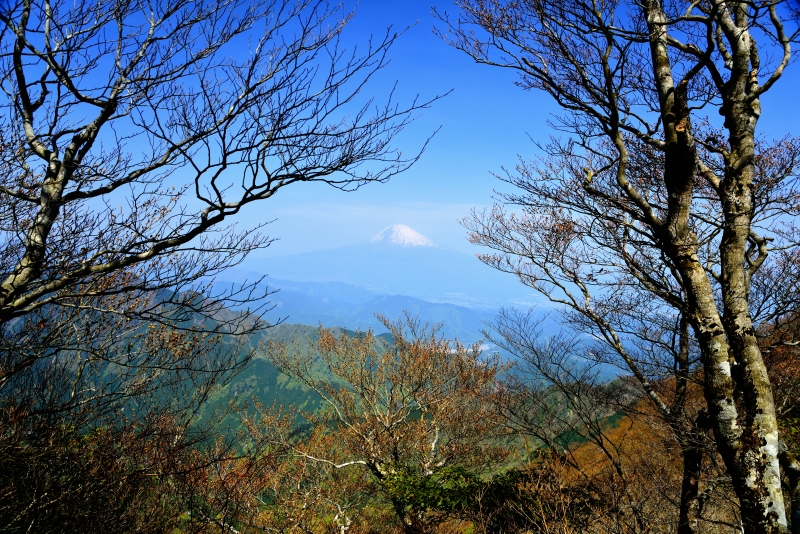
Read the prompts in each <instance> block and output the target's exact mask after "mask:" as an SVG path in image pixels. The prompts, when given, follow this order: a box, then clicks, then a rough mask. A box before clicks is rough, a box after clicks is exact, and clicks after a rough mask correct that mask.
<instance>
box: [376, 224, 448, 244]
mask: <svg viewBox="0 0 800 534" xmlns="http://www.w3.org/2000/svg"><path fill="white" fill-rule="evenodd" d="M369 241H370V243H393V244H395V245H400V246H402V247H432V246H433V241H431V240H430V239H428V238H427V237H425V236H424V235H422V234H420V233H419V232H416V231H414V230H412V229H411V228H409V227H408V226H406V225H404V224H394V225H392V226H389V227H387V228H384V229H383V230H381V231H380V232H378V233H377V234H375V235H374V236H372V237H371V238H370V240H369Z"/></svg>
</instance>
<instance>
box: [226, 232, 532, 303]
mask: <svg viewBox="0 0 800 534" xmlns="http://www.w3.org/2000/svg"><path fill="white" fill-rule="evenodd" d="M242 267H243V268H245V269H249V270H251V271H255V272H258V273H263V274H269V275H270V276H271V277H274V278H277V279H281V280H292V281H296V282H319V283H343V284H349V285H352V286H357V287H361V288H363V289H365V290H367V291H370V292H373V293H375V294H376V295H377V294H383V295H407V296H410V297H413V298H416V299H421V300H426V301H429V302H440V303H444V302H446V303H450V304H455V305H458V306H464V307H470V308H479V309H485V310H488V309H497V308H499V307H501V306H509V305H513V306H518V307H526V306H531V305H533V304H535V303H537V302H541V299H540V298H538V296H536V295H535V294H534V292H533V291H532V290H531V289H529V288H527V287H525V286H524V285H522V284H521V283H520V282H519V280H517V279H516V277H514V276H513V275H509V274H505V273H500V272H498V271H496V270H495V269H492V268H491V267H488V266H487V265H484V264H483V263H481V262H480V261H479V260H478V259H477V258H475V257H474V256H471V255H469V254H463V253H461V252H457V251H455V250H452V249H448V248H444V247H440V246H436V245H435V244H434V243H433V242H432V241H431V240H430V239H428V238H427V237H425V236H423V235H422V234H420V233H418V232H416V231H415V230H413V229H411V228H409V227H408V226H405V225H401V224H396V225H393V226H390V227H388V228H385V229H384V230H382V231H381V232H379V233H378V234H375V235H374V236H372V238H369V239H368V240H366V241H364V242H362V243H357V244H353V245H348V246H344V247H339V248H334V249H327V250H318V251H314V252H306V253H303V254H296V255H292V256H278V257H271V258H264V257H260V258H259V257H248V258H247V259H246V260H245V261H244V263H243V264H242Z"/></svg>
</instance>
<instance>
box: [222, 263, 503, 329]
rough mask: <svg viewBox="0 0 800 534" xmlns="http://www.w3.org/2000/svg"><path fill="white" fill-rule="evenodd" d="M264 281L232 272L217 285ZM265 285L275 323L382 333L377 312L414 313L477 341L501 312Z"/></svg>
mask: <svg viewBox="0 0 800 534" xmlns="http://www.w3.org/2000/svg"><path fill="white" fill-rule="evenodd" d="M258 277H259V275H258V273H254V272H249V271H242V270H238V269H231V270H230V271H229V272H227V273H225V274H223V275H221V276H220V277H218V278H217V280H216V282H215V285H217V286H218V289H220V290H224V289H225V288H226V287H225V286H228V287H230V285H231V284H233V285H239V284H242V283H244V282H245V280H249V281H254V280H256V279H258ZM263 284H264V286H262V287H263V288H264V289H267V288H269V289H270V290H276V292H275V293H273V294H272V295H270V297H269V301H270V304H271V305H272V306H274V308H273V309H272V310H271V311H269V312H268V313H267V314H266V315H265V316H264V319H265V320H267V321H268V322H272V323H276V322H278V321H280V320H285V321H286V323H292V324H306V325H311V326H317V325H320V324H322V325H323V326H326V327H342V328H347V329H350V330H355V329H362V330H365V329H367V328H371V329H373V330H374V331H376V332H379V333H380V332H384V331H385V328H384V327H383V325H382V324H381V323H380V321H379V320H378V319H377V318H376V317H375V314H376V313H377V314H380V315H384V316H386V317H387V318H389V319H391V320H396V319H399V318H400V317H402V316H403V314H404V313H405V312H408V313H410V314H411V315H412V316H415V317H418V318H419V319H420V321H422V322H423V323H429V324H431V325H434V324H439V323H441V324H442V325H443V328H442V333H443V334H444V335H446V336H448V337H457V338H458V339H459V340H460V341H463V342H473V341H477V340H479V339H481V338H482V337H483V335H482V333H481V331H482V330H483V329H484V328H485V327H486V322H487V321H490V320H491V319H492V318H493V317H494V313H495V312H494V310H482V309H474V308H467V307H464V306H458V305H455V304H451V303H448V302H428V301H425V300H421V299H416V298H413V297H409V296H405V295H379V294H376V293H373V292H370V291H368V290H365V289H363V288H360V287H357V286H351V285H348V284H343V283H338V282H326V283H325V282H293V281H289V280H278V279H275V278H272V277H267V278H265V279H264V281H263Z"/></svg>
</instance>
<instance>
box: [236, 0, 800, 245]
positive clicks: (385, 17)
mask: <svg viewBox="0 0 800 534" xmlns="http://www.w3.org/2000/svg"><path fill="white" fill-rule="evenodd" d="M434 5H437V7H439V8H440V10H441V9H442V8H443V9H450V6H451V5H452V4H451V3H450V2H442V3H434ZM430 6H431V2H430V0H428V1H418V0H407V1H403V2H398V1H379V0H362V2H361V4H360V5H359V6H358V7H357V14H356V17H355V18H354V19H353V21H352V22H351V24H350V25H349V26H348V28H347V29H346V37H345V39H346V40H347V41H348V42H352V43H356V42H361V43H363V42H365V41H366V40H367V39H368V37H369V35H370V34H374V35H382V34H383V33H384V32H385V31H386V28H387V27H388V26H390V25H391V26H393V27H394V28H395V29H398V30H399V29H402V28H405V27H406V26H409V25H412V24H415V23H416V25H415V26H414V27H412V28H410V29H409V30H408V31H407V32H406V34H405V35H403V36H402V37H401V38H400V39H399V40H398V41H397V43H396V45H395V46H394V47H393V49H392V51H391V52H390V57H391V63H390V64H389V66H388V67H387V68H386V69H385V70H384V71H383V72H382V73H381V75H380V76H379V77H378V78H377V79H375V80H374V81H373V82H374V83H372V85H371V88H372V89H371V90H370V89H369V87H370V86H368V89H367V90H368V91H370V92H371V93H372V94H374V95H375V97H376V99H377V100H378V101H380V98H381V96H383V95H386V94H387V92H388V91H389V90H390V89H391V86H392V85H393V84H394V83H395V82H397V84H398V97H399V100H400V101H401V103H402V102H403V101H408V100H410V99H411V98H413V97H414V95H416V94H419V95H420V96H421V97H422V98H430V97H432V96H434V95H437V94H443V93H446V92H447V91H450V90H451V89H452V93H451V94H449V95H448V96H447V97H445V98H443V99H442V100H440V101H438V102H436V103H435V104H434V105H433V106H432V108H431V109H428V110H426V111H425V112H424V113H423V115H422V116H421V117H420V118H419V119H418V120H417V121H416V122H415V123H414V124H413V125H412V126H411V127H410V128H409V129H408V130H407V131H406V132H405V133H404V134H403V135H402V136H401V137H400V138H398V140H397V145H398V146H399V148H401V149H402V150H403V151H404V152H411V151H413V150H415V149H418V148H419V146H420V145H421V144H422V143H423V142H424V139H425V138H427V137H428V136H429V135H430V134H431V133H432V132H433V131H435V130H436V129H437V128H439V127H440V126H441V130H440V131H439V133H438V134H437V135H436V136H435V137H434V139H433V140H432V141H431V143H430V145H429V146H428V150H427V151H426V153H425V154H424V155H423V157H422V159H421V160H420V161H419V162H418V163H417V164H416V165H415V166H414V167H413V168H412V169H411V170H409V171H408V172H406V173H404V174H402V175H399V176H397V177H395V178H393V179H392V180H391V181H390V182H389V183H387V184H371V185H368V186H366V187H363V188H361V189H359V190H358V191H356V192H353V193H343V192H340V191H337V190H335V189H333V188H330V187H327V186H324V185H321V184H298V185H295V186H292V187H289V188H287V189H285V190H283V191H281V192H280V193H279V194H278V195H276V196H275V197H274V198H273V199H271V200H270V201H268V202H265V203H259V205H258V206H254V207H253V209H250V210H248V211H245V212H244V213H243V218H242V219H241V220H240V224H243V225H245V226H249V225H251V224H254V223H255V222H256V221H259V220H264V219H268V220H269V219H277V220H276V221H275V222H274V223H273V224H271V225H269V226H268V227H267V229H266V232H267V233H268V234H269V235H270V236H271V237H276V238H280V240H279V241H277V242H276V243H274V244H273V245H272V246H271V247H270V248H269V249H268V250H266V251H264V252H262V253H261V254H259V255H262V256H266V257H269V256H273V255H288V254H295V253H300V252H307V251H312V250H318V249H323V248H333V247H338V246H343V245H347V244H351V243H355V242H359V241H363V240H365V239H367V238H368V237H369V236H370V235H372V234H374V233H377V232H378V231H380V230H381V229H383V228H385V227H386V226H389V225H391V224H395V223H402V224H406V225H408V226H410V227H412V228H414V229H415V230H417V231H418V232H420V233H422V234H424V235H425V236H427V237H429V238H430V239H432V240H433V241H434V242H436V243H437V244H439V245H443V246H447V247H450V248H454V249H456V250H460V251H463V252H469V253H473V252H475V251H476V250H475V247H473V246H472V245H470V244H469V243H468V242H467V240H466V237H465V231H464V229H463V228H462V227H461V226H460V225H459V224H458V219H459V218H460V217H463V216H465V215H467V214H468V213H469V210H470V209H471V208H472V207H480V206H485V205H488V204H491V201H492V200H491V196H492V191H493V189H495V188H498V187H501V186H502V184H501V183H500V182H499V181H497V180H496V179H495V178H493V177H492V176H491V175H490V173H489V171H490V170H495V171H497V170H499V169H500V167H501V166H502V165H506V166H513V165H514V164H515V162H516V161H517V157H518V155H522V156H524V157H532V156H535V155H536V147H535V146H533V144H532V142H531V141H530V139H529V137H528V136H530V138H533V139H537V140H542V141H545V140H547V139H548V137H549V135H550V133H551V131H550V130H549V128H548V126H547V124H546V122H547V119H548V118H549V116H550V114H551V113H555V112H557V109H556V108H555V106H553V105H552V103H551V102H550V100H549V98H548V97H547V95H545V94H544V93H539V92H525V91H522V90H520V89H519V88H517V87H516V86H514V85H513V81H514V79H515V75H514V74H513V73H511V72H507V71H503V70H501V69H496V68H490V67H485V66H480V65H476V64H474V63H473V62H472V61H471V60H469V59H468V58H467V57H466V56H464V55H463V54H462V53H460V52H458V51H456V50H454V49H451V48H449V47H448V46H447V45H445V44H444V43H443V42H442V41H440V40H439V39H438V38H437V37H435V36H434V35H433V33H432V28H433V26H434V24H435V21H434V19H433V17H432V16H431V15H430V11H431V9H430ZM417 21H419V22H417ZM798 88H800V65H793V66H790V68H789V69H788V73H787V76H786V77H785V78H784V79H782V80H781V82H780V83H779V84H778V85H777V86H776V87H775V88H773V90H772V91H770V92H769V93H768V94H767V96H766V97H765V98H764V99H763V101H762V107H763V110H764V112H763V116H762V119H761V121H760V123H759V126H760V131H761V132H762V133H769V134H770V135H771V136H774V137H781V136H783V135H785V134H787V133H790V132H792V131H794V132H798V125H800V106H798V105H796V104H794V102H796V94H797V92H798ZM789 102H791V103H792V104H790V105H786V103H789Z"/></svg>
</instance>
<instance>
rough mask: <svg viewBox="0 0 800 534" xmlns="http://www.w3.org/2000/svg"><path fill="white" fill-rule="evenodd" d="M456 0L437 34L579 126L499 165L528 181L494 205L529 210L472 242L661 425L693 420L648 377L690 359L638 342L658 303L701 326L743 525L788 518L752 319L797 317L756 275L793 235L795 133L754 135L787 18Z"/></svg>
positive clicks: (507, 215) (680, 7)
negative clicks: (538, 156)
mask: <svg viewBox="0 0 800 534" xmlns="http://www.w3.org/2000/svg"><path fill="white" fill-rule="evenodd" d="M457 5H458V7H459V14H458V15H457V16H456V17H453V18H449V17H448V16H447V15H446V14H440V18H441V20H442V21H443V23H444V28H445V29H442V30H440V33H441V35H442V36H443V37H444V38H445V39H447V40H448V41H449V43H450V44H452V45H453V46H455V47H456V48H458V49H460V50H462V51H464V52H466V53H467V54H469V55H470V56H471V57H473V58H474V59H475V60H476V61H477V62H479V63H484V64H488V65H495V66H501V67H504V68H511V69H514V70H516V71H517V72H519V74H520V79H519V82H518V83H519V85H520V86H522V87H523V88H525V89H541V90H543V91H545V92H546V93H548V94H549V95H551V97H553V98H554V99H555V101H556V102H557V104H558V105H560V106H561V107H562V109H564V110H565V111H566V114H565V116H563V117H560V118H558V119H556V121H555V122H554V123H553V124H552V126H553V127H554V128H555V129H557V130H560V131H562V132H566V133H568V134H569V138H568V140H567V141H564V142H559V141H555V140H554V141H553V142H552V143H551V144H550V145H548V146H547V147H544V149H545V151H546V152H547V153H548V158H545V159H544V160H543V161H541V162H539V163H521V164H520V165H519V166H518V167H517V170H516V172H509V173H507V174H506V175H505V176H504V177H503V179H505V180H507V181H508V182H510V183H512V184H513V185H516V186H519V187H520V188H521V193H519V194H508V195H505V196H502V198H501V200H503V201H505V202H507V203H509V204H516V205H519V206H520V212H521V213H511V212H508V211H506V210H505V209H504V208H503V207H502V206H497V207H495V208H494V209H493V210H492V211H491V212H484V213H481V212H478V213H475V215H474V216H473V217H471V218H469V219H468V220H467V222H466V225H467V227H468V228H469V229H470V231H471V236H472V240H473V242H475V243H478V244H482V245H486V246H489V247H492V248H494V249H496V251H497V253H496V254H494V255H491V254H490V255H485V256H483V257H482V259H483V260H484V261H486V262H487V263H489V264H490V265H493V266H495V267H497V268H499V269H501V270H505V271H509V272H511V273H514V274H515V275H517V276H519V278H520V279H521V281H522V282H523V283H525V284H527V285H529V286H531V287H533V288H534V289H536V290H538V291H540V292H542V293H543V294H544V295H546V296H548V297H549V298H551V300H553V301H554V302H557V303H559V304H562V305H564V306H565V307H566V308H567V309H568V310H571V311H572V312H573V318H575V319H576V320H577V322H578V324H579V325H581V326H583V328H584V329H586V330H589V331H591V333H592V335H594V336H596V337H597V338H598V339H599V340H601V341H602V342H603V343H604V344H605V346H606V347H607V352H608V354H611V355H613V356H614V358H615V359H616V360H617V361H618V362H619V363H620V364H621V365H623V366H624V367H625V368H626V369H627V370H628V371H629V372H631V373H633V375H634V376H635V377H636V378H637V380H638V382H639V384H640V386H641V388H642V390H643V391H644V392H645V394H646V395H647V396H648V397H649V398H650V399H651V400H652V402H653V403H654V405H655V406H657V407H658V408H659V410H660V411H661V412H662V414H663V416H664V417H665V418H667V419H669V418H673V419H674V418H676V417H677V418H682V417H683V414H682V413H681V409H682V408H681V404H680V403H677V404H675V403H674V401H673V402H670V401H669V400H667V399H664V398H663V397H662V395H660V394H659V392H658V391H656V389H655V388H653V387H652V382H653V373H657V372H658V371H659V368H660V369H661V370H665V369H667V370H668V369H670V368H673V369H674V371H672V372H673V373H674V375H675V376H676V378H677V379H678V380H677V382H676V388H677V389H676V393H679V392H680V390H681V388H683V385H682V384H684V383H685V382H686V380H687V376H688V375H687V373H688V372H689V371H690V369H691V368H692V364H693V362H692V361H691V360H687V359H686V358H684V357H683V356H682V354H684V353H683V351H680V350H678V351H673V352H674V353H675V355H676V356H677V358H676V359H674V361H673V362H663V361H659V360H657V359H656V360H655V361H654V360H652V359H650V358H649V355H648V352H649V351H648V350H645V351H639V350H638V349H637V347H636V346H635V345H634V346H633V348H632V346H631V344H630V343H629V340H630V339H631V338H639V339H642V340H645V341H646V340H652V341H655V343H656V344H663V343H664V342H665V341H666V342H670V340H669V338H667V339H664V338H661V337H659V335H658V332H655V333H651V331H650V330H651V327H650V326H648V321H647V319H648V318H649V316H650V315H654V316H658V315H660V314H662V313H663V314H665V315H666V316H667V318H668V319H669V321H670V322H671V323H672V324H674V325H685V326H681V327H680V328H677V329H676V331H678V332H681V331H683V332H684V333H688V331H687V328H689V329H690V330H691V336H692V339H693V341H694V342H696V343H697V347H698V350H699V353H700V362H699V365H701V366H702V368H703V373H704V374H703V380H704V381H703V386H704V390H705V397H706V401H707V404H708V410H709V417H710V424H711V426H712V428H713V430H714V433H715V437H716V446H717V448H718V449H719V451H720V453H721V455H722V458H723V459H724V462H725V465H726V467H727V470H728V472H729V473H730V476H731V477H732V481H733V485H734V488H735V490H736V494H737V496H738V498H739V501H740V505H741V517H742V523H743V528H744V530H745V532H786V531H787V529H788V522H787V518H786V511H785V506H784V498H783V495H782V492H781V483H780V480H781V474H780V468H779V461H778V450H779V436H778V426H777V421H776V412H775V405H774V402H773V395H772V390H771V386H770V383H769V380H768V377H767V370H766V367H765V364H764V359H763V357H762V353H761V350H760V348H759V343H758V335H757V326H758V324H759V321H763V320H765V319H767V318H770V317H778V316H780V315H782V314H783V313H785V312H787V311H788V310H787V308H786V307H785V305H786V304H788V303H791V302H794V300H795V299H793V298H784V297H785V295H787V294H789V293H791V292H792V291H794V289H795V287H794V284H795V283H796V280H791V279H784V280H781V286H780V287H776V288H773V290H772V292H771V293H772V294H773V297H772V298H771V299H768V300H765V301H761V302H759V299H758V297H757V295H756V294H755V292H754V291H753V288H754V287H755V285H756V284H757V283H758V282H757V280H758V278H759V273H760V270H761V269H762V268H763V267H764V266H765V264H767V263H769V261H771V260H768V258H774V257H775V256H776V255H777V256H780V255H781V254H786V255H788V256H789V257H790V258H793V257H794V252H793V251H794V249H793V247H794V245H795V243H796V242H797V239H796V235H795V232H794V229H793V226H792V222H791V218H792V216H793V215H794V214H795V206H796V199H797V190H796V185H795V183H796V182H795V175H796V160H797V158H796V155H797V142H796V141H794V140H791V139H787V140H782V141H779V142H777V143H774V144H771V145H767V144H765V143H764V142H762V141H760V140H759V139H758V138H757V136H756V125H757V122H758V119H759V117H760V115H761V113H762V111H763V110H762V106H761V101H760V97H761V95H763V94H764V93H765V92H766V91H768V90H769V89H770V88H771V87H772V86H773V85H774V84H775V83H776V82H777V81H778V80H779V79H780V77H781V75H782V74H783V72H784V69H785V68H786V67H787V66H788V65H789V63H790V62H791V60H792V51H791V44H792V42H793V41H794V39H795V35H796V34H795V33H794V31H795V30H793V29H787V26H786V24H794V21H793V20H792V17H791V13H789V12H788V11H787V10H786V9H785V7H784V5H783V4H781V3H780V2H768V3H755V4H754V3H746V2H736V1H734V2H719V1H715V0H709V1H702V2H691V3H689V2H686V3H684V2H677V1H671V0H670V1H663V2H660V1H646V2H612V3H598V2H583V1H580V0H558V1H555V2H543V1H538V0H530V1H529V0H523V1H519V2H504V1H501V0H490V1H487V2H472V1H459V2H457ZM445 32H450V33H447V34H445ZM710 111H714V112H718V113H719V115H721V116H722V117H723V124H722V126H721V127H720V128H715V127H713V124H714V121H713V119H710V118H708V117H707V116H706V115H704V113H708V112H710ZM770 251H773V252H772V253H771V252H770ZM762 304H763V306H762ZM656 323H658V321H656ZM634 325H637V326H634ZM656 330H658V327H657V326H656ZM679 339H680V337H675V338H673V341H674V343H675V344H676V347H677V346H678V340H679ZM683 339H684V341H683V342H684V343H687V341H688V340H687V339H686V336H685V335H684V336H683ZM665 363H669V364H670V365H669V366H667V367H664V364H665ZM675 398H678V399H679V398H680V395H679V394H678V395H676V397H675ZM683 523H684V524H685V522H683ZM684 524H682V529H684V531H689V529H690V527H689V526H684Z"/></svg>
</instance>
